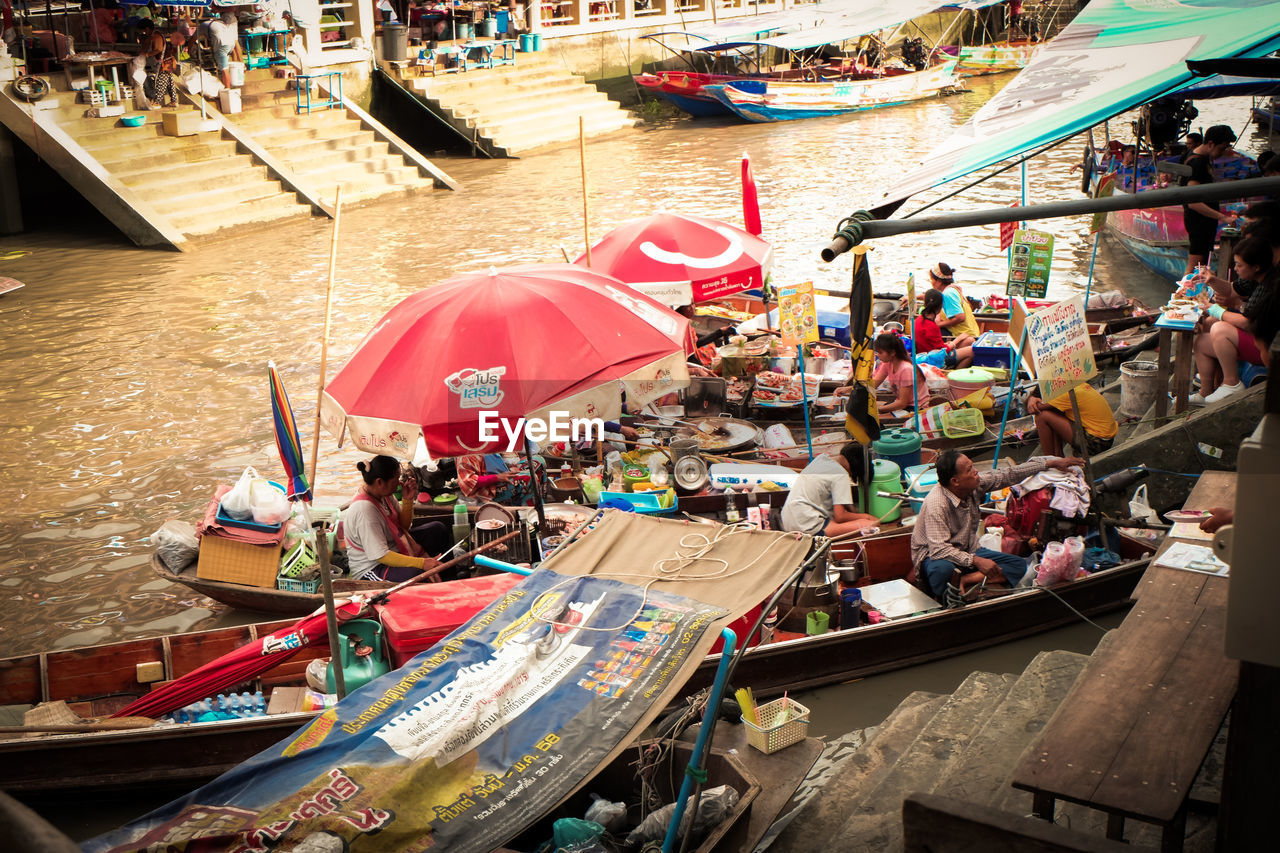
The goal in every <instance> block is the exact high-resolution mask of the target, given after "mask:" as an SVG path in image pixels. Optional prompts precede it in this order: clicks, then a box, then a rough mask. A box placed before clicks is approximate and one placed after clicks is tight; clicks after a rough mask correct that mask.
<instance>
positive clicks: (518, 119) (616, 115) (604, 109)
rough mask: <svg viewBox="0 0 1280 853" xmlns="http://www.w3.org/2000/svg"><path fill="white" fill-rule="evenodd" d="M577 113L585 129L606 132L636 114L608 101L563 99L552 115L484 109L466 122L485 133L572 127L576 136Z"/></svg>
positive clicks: (558, 132)
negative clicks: (489, 112)
mask: <svg viewBox="0 0 1280 853" xmlns="http://www.w3.org/2000/svg"><path fill="white" fill-rule="evenodd" d="M578 116H582V118H583V119H584V122H583V124H584V127H585V128H586V131H587V133H608V132H610V131H613V130H617V129H618V128H620V127H631V126H633V125H634V124H635V122H636V118H635V117H634V116H632V115H631V114H629V113H627V112H626V111H625V110H621V109H618V107H617V105H616V104H614V103H612V102H611V101H587V102H584V101H581V100H577V101H574V102H571V103H564V104H563V105H561V106H560V107H558V108H557V109H556V111H555V119H554V120H550V121H549V120H548V119H547V118H546V116H542V115H536V114H531V113H530V112H529V111H528V110H526V111H525V112H523V113H511V112H508V113H506V114H505V115H497V116H490V115H489V114H488V113H487V112H486V113H485V114H483V115H482V116H481V117H479V118H477V119H475V120H473V121H470V122H468V124H471V125H473V126H479V128H480V133H482V134H483V135H485V136H492V137H501V136H524V135H530V136H553V137H557V138H558V137H561V136H563V135H564V134H565V133H566V132H569V131H572V137H573V138H574V139H576V138H577V137H578Z"/></svg>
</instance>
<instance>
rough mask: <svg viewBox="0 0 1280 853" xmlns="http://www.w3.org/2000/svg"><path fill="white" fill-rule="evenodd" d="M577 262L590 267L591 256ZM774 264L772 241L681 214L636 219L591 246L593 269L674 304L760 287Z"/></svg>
mask: <svg viewBox="0 0 1280 853" xmlns="http://www.w3.org/2000/svg"><path fill="white" fill-rule="evenodd" d="M576 263H578V264H585V263H586V260H585V256H583V257H582V258H579V259H578V260H577V261H576ZM772 266H773V249H772V247H771V246H770V244H769V243H768V242H767V241H765V240H762V239H761V238H759V237H757V236H755V235H754V234H749V233H748V232H746V231H743V230H742V229H741V228H735V227H734V226H732V225H729V224H728V223H725V222H721V221H719V220H717V219H707V218H705V217H702V216H685V215H681V214H676V213H655V214H654V215H652V216H646V217H643V218H641V219H633V220H631V221H630V222H627V223H624V224H622V225H620V226H618V227H617V228H615V229H614V230H612V231H610V232H609V233H608V234H606V235H605V236H604V239H602V240H601V241H600V242H599V243H596V244H595V245H594V246H592V247H591V269H593V270H596V271H598V272H603V273H608V274H609V275H612V276H615V277H617V278H619V279H621V280H622V281H625V282H627V283H628V284H631V285H632V286H634V287H635V288H636V289H637V290H640V291H643V292H646V293H650V294H652V295H654V296H655V297H657V298H661V299H662V300H663V301H665V302H667V303H668V304H670V305H687V304H690V303H693V302H706V301H708V300H711V299H716V298H719V297H721V296H729V295H731V294H734V293H741V292H742V291H744V290H749V289H751V288H753V287H760V286H761V285H762V284H763V283H764V279H765V276H767V275H768V274H769V270H770V269H771V268H772Z"/></svg>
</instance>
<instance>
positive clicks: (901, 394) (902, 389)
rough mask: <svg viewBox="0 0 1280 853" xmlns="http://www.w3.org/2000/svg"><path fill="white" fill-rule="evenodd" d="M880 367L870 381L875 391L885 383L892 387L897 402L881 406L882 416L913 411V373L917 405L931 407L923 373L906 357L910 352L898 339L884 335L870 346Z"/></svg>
mask: <svg viewBox="0 0 1280 853" xmlns="http://www.w3.org/2000/svg"><path fill="white" fill-rule="evenodd" d="M871 348H872V350H873V351H874V352H875V354H876V358H877V359H879V361H880V364H879V365H877V367H876V372H875V373H874V374H873V375H872V377H871V384H872V385H873V386H875V387H876V388H879V387H880V383H881V382H884V380H885V379H888V380H889V384H890V385H891V386H893V392H894V398H893V399H892V400H890V401H889V402H887V403H879V404H878V408H879V411H880V414H882V415H887V414H889V413H891V412H895V411H898V410H899V409H910V408H911V391H912V376H911V374H912V372H914V373H915V392H916V401H917V403H919V405H921V406H927V405H929V388H928V385H927V384H926V383H925V380H924V374H923V373H921V372H920V370H919V368H917V367H916V366H915V365H914V364H913V363H912V361H911V358H910V357H909V356H908V355H907V348H906V347H904V346H903V345H902V340H901V339H900V338H899V337H898V336H897V335H890V334H883V335H878V336H877V337H876V340H875V343H874V344H872V346H871Z"/></svg>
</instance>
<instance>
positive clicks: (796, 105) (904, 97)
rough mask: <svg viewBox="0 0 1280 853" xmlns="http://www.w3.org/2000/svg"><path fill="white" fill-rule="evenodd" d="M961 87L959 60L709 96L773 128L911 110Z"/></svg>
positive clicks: (730, 88) (736, 87)
mask: <svg viewBox="0 0 1280 853" xmlns="http://www.w3.org/2000/svg"><path fill="white" fill-rule="evenodd" d="M958 85H959V79H958V78H957V77H956V60H948V61H944V62H942V63H940V64H938V65H935V66H933V67H932V68H926V69H925V70H923V71H914V72H911V73H908V74H901V75H898V76H894V77H882V78H879V79H874V80H835V81H816V82H803V81H786V80H778V81H774V80H744V81H738V82H732V83H719V84H715V85H710V86H705V87H704V90H705V91H707V92H710V93H712V94H714V95H715V97H716V98H717V99H718V100H719V101H720V102H721V103H723V104H724V105H725V106H726V107H728V108H729V109H730V110H731V111H732V112H733V113H734V114H735V115H736V116H738V117H739V118H741V119H743V120H745V121H752V122H769V121H792V120H796V119H805V118H820V117H823V116H837V115H846V114H848V113H854V112H861V111H862V110H870V109H875V108H877V107H889V106H895V105H898V104H906V103H910V102H912V101H918V100H923V99H924V98H932V97H934V96H936V95H939V94H941V93H942V92H943V91H944V90H946V89H950V88H953V87H956V86H958Z"/></svg>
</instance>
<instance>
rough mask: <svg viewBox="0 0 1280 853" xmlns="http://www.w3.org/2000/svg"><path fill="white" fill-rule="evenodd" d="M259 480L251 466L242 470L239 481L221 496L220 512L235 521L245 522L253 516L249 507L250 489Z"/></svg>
mask: <svg viewBox="0 0 1280 853" xmlns="http://www.w3.org/2000/svg"><path fill="white" fill-rule="evenodd" d="M257 479H260V478H259V477H258V472H257V471H255V470H254V468H253V466H252V465H250V466H249V467H247V468H245V469H244V473H243V474H241V475H240V480H239V481H238V482H237V483H236V484H235V486H233V487H232V489H231V491H229V492H227V493H226V494H225V495H223V496H222V511H223V512H225V513H226V514H227V515H228V516H230V517H231V518H234V519H235V520H236V521H245V520H247V519H249V518H251V517H252V516H253V508H252V506H251V505H250V501H251V500H252V496H251V495H250V489H251V488H252V486H253V481H254V480H257Z"/></svg>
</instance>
